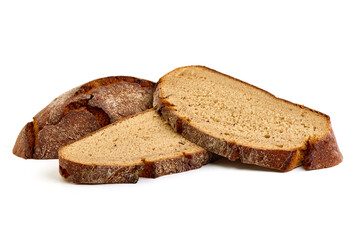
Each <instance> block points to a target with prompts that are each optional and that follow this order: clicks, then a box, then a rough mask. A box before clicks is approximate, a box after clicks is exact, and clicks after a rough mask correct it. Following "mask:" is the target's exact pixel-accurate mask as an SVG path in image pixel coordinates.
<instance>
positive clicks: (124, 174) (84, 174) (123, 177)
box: [59, 156, 144, 184]
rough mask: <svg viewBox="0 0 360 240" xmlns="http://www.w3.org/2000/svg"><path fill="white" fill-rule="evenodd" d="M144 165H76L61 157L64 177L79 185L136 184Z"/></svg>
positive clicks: (61, 170) (60, 162)
mask: <svg viewBox="0 0 360 240" xmlns="http://www.w3.org/2000/svg"><path fill="white" fill-rule="evenodd" d="M143 169H144V165H143V164H140V165H133V166H99V165H86V164H80V163H75V162H72V161H68V160H66V159H63V158H62V157H61V156H60V157H59V172H60V175H61V176H62V177H64V178H65V179H67V180H68V181H71V182H73V183H78V184H80V183H81V184H102V183H136V182H137V181H138V179H139V174H140V172H141V171H142V170H143Z"/></svg>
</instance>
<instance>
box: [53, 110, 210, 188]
mask: <svg viewBox="0 0 360 240" xmlns="http://www.w3.org/2000/svg"><path fill="white" fill-rule="evenodd" d="M212 156H213V155H212V154H211V153H209V152H207V151H206V150H205V149H203V148H201V147H199V146H197V145H195V144H194V143H192V142H190V141H188V140H186V139H185V138H183V137H182V136H181V135H180V134H177V133H175V132H174V131H173V130H172V129H171V127H170V126H169V125H168V124H167V123H166V122H165V120H163V119H162V118H161V117H160V116H159V114H158V113H156V111H155V110H154V109H149V110H147V111H145V112H141V113H138V114H136V115H133V116H130V117H127V118H124V119H121V120H119V121H117V122H115V123H113V124H111V125H108V126H106V127H104V128H102V129H100V130H98V131H96V132H94V133H91V134H89V135H87V136H85V137H84V138H82V139H80V140H78V141H76V142H73V143H71V144H69V145H67V146H64V147H62V148H60V150H59V171H60V174H61V175H62V176H63V177H64V178H66V179H68V180H69V181H72V182H74V183H84V184H101V183H135V182H137V181H138V178H139V176H141V177H150V178H156V177H159V176H163V175H167V174H172V173H178V172H184V171H188V170H192V169H196V168H199V167H201V166H203V165H205V164H207V163H208V162H209V161H210V160H211V159H212Z"/></svg>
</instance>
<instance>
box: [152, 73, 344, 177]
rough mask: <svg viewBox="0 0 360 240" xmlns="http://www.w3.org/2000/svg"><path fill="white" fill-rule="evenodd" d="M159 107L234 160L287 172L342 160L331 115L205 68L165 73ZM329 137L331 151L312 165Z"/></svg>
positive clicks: (189, 134)
mask: <svg viewBox="0 0 360 240" xmlns="http://www.w3.org/2000/svg"><path fill="white" fill-rule="evenodd" d="M154 107H155V108H156V109H158V110H159V111H160V112H161V113H162V115H163V116H164V118H165V119H166V120H167V121H168V122H169V123H170V124H171V125H172V126H173V128H175V129H176V130H177V131H178V132H179V133H181V134H182V135H183V136H184V137H185V138H187V139H189V140H190V141H193V142H194V143H196V144H198V145H200V146H202V147H204V148H205V149H207V150H209V151H212V152H214V153H216V154H219V155H222V156H224V157H227V158H229V159H230V160H236V159H240V160H241V161H243V162H245V163H250V164H256V165H260V166H264V167H269V168H275V169H279V170H284V171H286V170H291V169H292V168H294V167H296V166H299V165H301V164H303V163H304V161H305V162H306V164H305V165H306V166H305V167H307V168H308V169H312V168H322V167H329V166H333V165H336V164H338V163H339V162H341V159H342V155H341V153H340V151H339V149H338V147H337V144H336V140H335V136H334V135H333V132H332V129H331V124H330V118H329V117H328V116H327V115H325V114H322V113H320V112H317V111H314V110H312V109H309V108H307V107H304V106H300V105H297V104H294V103H291V102H288V101H286V100H283V99H279V98H276V97H275V96H274V95H272V94H270V93H268V92H266V91H264V90H262V89H259V88H257V87H254V86H252V85H250V84H247V83H245V82H243V81H240V80H238V79H235V78H232V77H230V76H227V75H225V74H222V73H219V72H217V71H214V70H212V69H209V68H206V67H202V66H188V67H182V68H178V69H175V70H174V71H172V72H170V73H168V74H166V75H165V76H163V77H162V78H161V79H160V81H159V83H158V85H157V89H156V90H155V94H154ZM326 138H331V139H330V140H329V141H327V142H326V143H324V142H322V145H324V144H325V145H326V146H325V145H324V146H325V147H327V151H329V153H328V154H327V156H324V155H322V156H321V157H324V158H325V159H323V160H322V161H320V164H319V161H318V160H316V162H317V164H316V166H314V165H312V166H311V163H310V162H312V161H313V159H309V158H308V156H311V154H310V153H309V152H307V151H308V150H309V149H313V148H312V147H313V146H314V144H315V145H316V144H317V143H319V141H320V140H322V139H326ZM334 143H335V144H334ZM310 144H311V147H310V146H309V145H310ZM325 155H326V154H325ZM326 158H328V159H326Z"/></svg>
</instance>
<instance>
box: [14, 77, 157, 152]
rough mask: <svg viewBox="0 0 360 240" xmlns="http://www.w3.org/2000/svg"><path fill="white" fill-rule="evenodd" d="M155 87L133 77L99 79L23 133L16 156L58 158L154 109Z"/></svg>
mask: <svg viewBox="0 0 360 240" xmlns="http://www.w3.org/2000/svg"><path fill="white" fill-rule="evenodd" d="M154 87H155V83H153V82H150V81H148V80H144V79H138V78H134V77H126V76H116V77H106V78H100V79H97V80H94V81H91V82H88V83H86V84H83V85H81V86H79V87H76V88H74V89H71V90H70V91H68V92H66V93H64V94H62V95H60V96H59V97H58V98H56V99H55V100H54V101H52V102H51V103H50V104H49V105H48V106H46V107H45V108H44V109H43V110H41V111H40V112H39V113H38V114H36V115H35V117H34V118H33V121H32V122H29V123H27V124H26V125H25V127H24V128H23V129H22V130H21V132H20V134H19V136H18V138H17V140H16V143H15V146H14V148H13V153H14V154H15V155H17V156H19V157H22V158H25V159H27V158H34V159H49V158H57V157H58V150H59V148H60V147H61V146H64V145H66V144H68V143H70V142H73V141H75V140H77V139H79V138H80V137H82V136H84V135H86V134H88V133H91V132H93V131H95V130H97V129H99V128H101V127H103V126H105V125H107V124H109V123H112V122H115V121H117V120H119V119H121V118H123V117H127V116H130V115H132V114H135V113H139V112H142V111H144V110H146V109H149V108H151V107H152V100H153V91H154Z"/></svg>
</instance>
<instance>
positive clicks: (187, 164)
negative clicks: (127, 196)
mask: <svg viewBox="0 0 360 240" xmlns="http://www.w3.org/2000/svg"><path fill="white" fill-rule="evenodd" d="M214 157H215V156H214V154H212V153H210V152H207V151H205V150H204V151H201V152H198V153H194V154H188V155H187V154H184V155H183V156H182V157H178V158H172V159H164V160H161V161H157V162H147V161H146V160H145V161H143V162H144V164H145V167H144V170H143V171H142V172H141V173H140V176H141V177H147V178H157V177H160V176H164V175H168V174H173V173H180V172H185V171H189V170H193V169H197V168H200V167H202V166H204V165H206V164H208V163H209V162H210V161H212V160H213V159H214Z"/></svg>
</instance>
